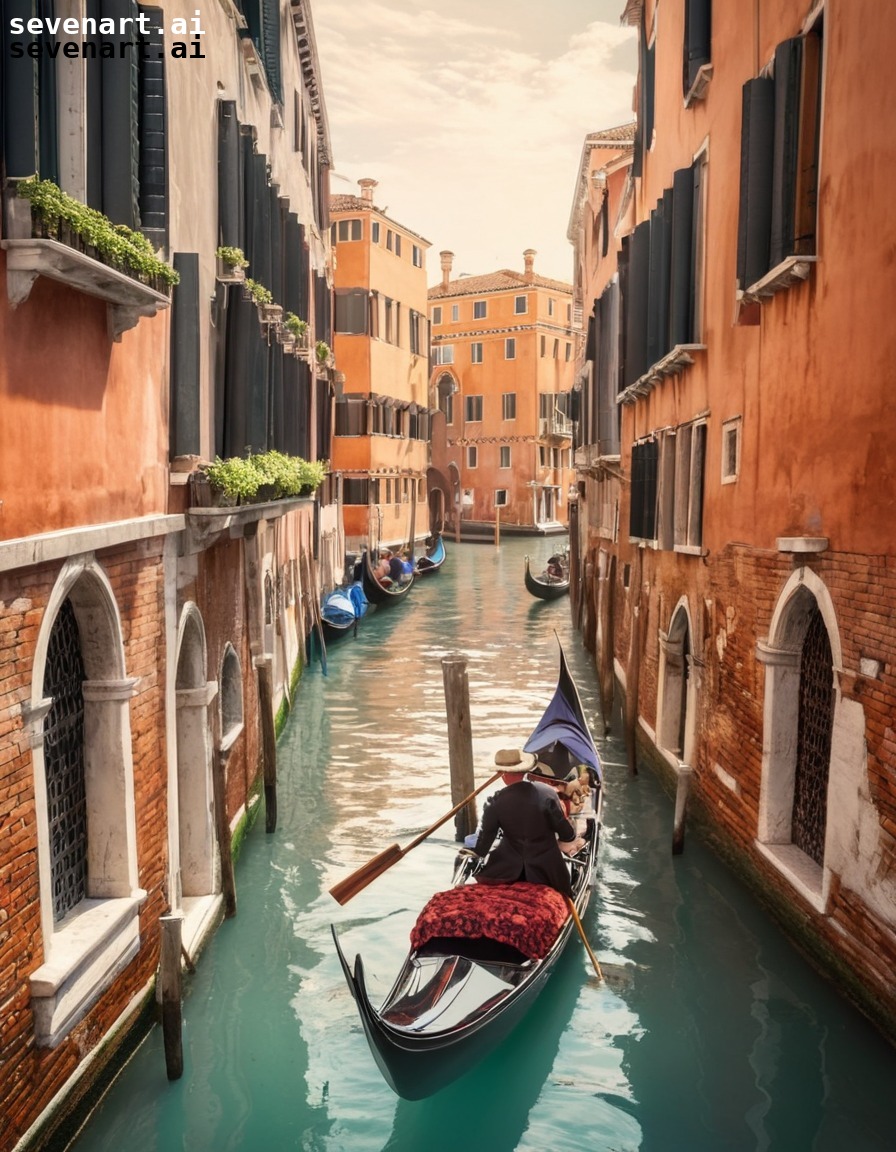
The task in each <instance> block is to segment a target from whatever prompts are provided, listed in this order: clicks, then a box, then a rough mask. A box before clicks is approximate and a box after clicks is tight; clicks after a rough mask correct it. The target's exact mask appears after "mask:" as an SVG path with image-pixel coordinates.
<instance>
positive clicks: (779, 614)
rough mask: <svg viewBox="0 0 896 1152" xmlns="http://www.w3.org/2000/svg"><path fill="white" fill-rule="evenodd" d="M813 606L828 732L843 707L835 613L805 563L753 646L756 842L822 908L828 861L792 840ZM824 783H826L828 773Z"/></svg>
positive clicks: (786, 587) (826, 882) (822, 584)
mask: <svg viewBox="0 0 896 1152" xmlns="http://www.w3.org/2000/svg"><path fill="white" fill-rule="evenodd" d="M816 611H817V613H819V614H820V616H821V619H822V620H823V622H824V627H825V629H826V631H827V639H828V642H829V644H830V652H831V665H832V666H831V678H832V693H833V718H832V733H833V732H834V731H835V730H836V728H837V726H838V722H839V713H840V711H841V706H842V701H841V696H840V688H839V676H838V673H839V672H841V671H842V645H841V641H840V631H839V628H838V625H837V617H836V612H835V611H834V606H833V601H832V599H831V595H830V593H829V591H828V589H827V587H826V585H825V584H824V582H823V581H822V580H821V579H820V578H819V577H818V576H817V575H816V574H815V573H814V572H812V571H811V570H810V569H807V568H800V569H798V570H797V571H795V572H794V573H793V574H792V575H791V577H790V579H789V580H788V581H787V583H786V585H785V586H784V589H783V590H782V592H781V594H780V596H779V597H778V601H777V604H776V605H775V610H774V613H773V614H772V620H771V626H770V628H769V636H768V640H766V641H760V642H759V644H758V645H757V658H758V659H759V660H760V662H761V663H762V664H764V665H765V699H764V717H763V720H764V723H763V743H762V781H761V787H760V797H759V823H758V835H757V844H758V846H759V847H760V849H761V850H762V851H763V852H764V853H765V854H766V855H767V856H768V857H769V858H771V859H772V860H774V862H775V863H776V864H777V866H778V867H779V868H780V870H781V871H782V872H785V873H786V874H787V875H788V876H789V878H790V879H791V881H792V882H793V884H794V885H795V886H796V887H797V888H799V889H800V890H801V891H802V892H803V894H804V896H805V897H806V899H808V900H809V901H810V902H811V903H812V904H813V905H814V906H815V907H817V908H818V909H819V910H820V911H823V910H824V906H825V903H826V900H827V892H828V888H829V883H830V869H829V867H828V866H827V860H826V859H825V860H824V862H822V863H821V864H819V863H817V862H816V861H815V860H813V859H811V857H809V856H807V855H806V853H805V852H803V851H802V850H801V849H800V848H799V847H797V845H796V844H794V842H793V814H794V795H795V787H796V772H797V749H798V733H799V729H800V675H801V674H800V666H801V656H802V651H803V643H804V641H805V639H806V634H807V631H808V629H809V625H810V621H811V620H812V618H813V615H814V614H815V613H816ZM827 786H828V788H829V787H830V781H829V780H828V785H827ZM826 855H827V854H826V853H825V856H826Z"/></svg>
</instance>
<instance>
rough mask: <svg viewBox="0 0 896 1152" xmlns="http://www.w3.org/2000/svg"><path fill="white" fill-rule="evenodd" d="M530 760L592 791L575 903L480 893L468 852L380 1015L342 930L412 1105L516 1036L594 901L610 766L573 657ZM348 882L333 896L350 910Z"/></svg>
mask: <svg viewBox="0 0 896 1152" xmlns="http://www.w3.org/2000/svg"><path fill="white" fill-rule="evenodd" d="M523 753H524V754H525V753H530V754H532V755H533V756H534V758H535V763H536V771H537V773H538V774H539V775H540V776H541V778H542V779H545V778H548V779H550V780H552V781H553V782H554V783H555V784H556V785H557V786H558V788H560V789H561V790H562V787H563V786H564V785H566V784H567V783H568V784H569V786H570V789H571V786H572V782H573V781H581V782H582V784H581V787H580V792H581V801H582V807H581V810H580V811H579V812H577V813H576V814H575V816H574V822H575V824H576V826H577V829H578V830H579V831H580V832H581V833H582V835H583V837H584V844H583V845H582V846H581V847H580V848H579V849H578V850H577V851H576V852H575V853H574V854H572V855H570V856H567V857H565V867H566V868H567V869H568V871H569V879H570V883H571V889H572V896H571V897H570V898H567V897H565V896H564V895H562V894H561V893H560V892H558V891H557V890H556V889H554V888H552V887H548V886H547V885H546V884H531V883H527V882H525V881H517V882H516V883H512V884H504V883H501V884H494V883H491V884H477V883H476V882H475V876H476V872H477V871H478V870H479V869H481V867H482V862H481V861H480V860H479V859H478V857H475V856H473V855H470V854H463V853H461V854H460V855H459V857H458V861H457V865H456V870H455V876H454V880H453V886H452V887H451V888H450V889H448V890H447V891H445V892H439V893H436V894H435V896H433V898H432V899H431V900H430V901H429V902H428V903H427V905H426V907H425V908H424V909H423V911H422V912H421V913H420V915H419V917H418V918H417V921H416V924H415V925H414V929H413V931H412V933H411V947H410V951H409V953H408V955H407V957H406V959H405V961H404V963H403V964H402V966H401V969H400V971H399V973H398V976H397V978H396V980H395V982H394V984H393V986H392V989H391V991H390V992H389V993H388V995H387V996H386V998H385V1000H384V1001H383V1003H382V1004H381V1005H380V1006H379V1007H375V1006H374V1005H373V1004H372V1003H371V1000H370V997H369V994H368V991H367V984H366V977H365V970H364V964H363V961H362V959H361V957H360V956H357V957H356V959H355V964H354V969H352V968H351V967H350V965H349V963H348V961H347V959H346V957H345V955H344V953H343V951H342V948H341V947H340V944H339V939H338V936H337V933H336V929H335V927H334V928H333V939H334V941H335V943H336V948H337V951H338V954H339V959H340V962H341V964H342V968H343V972H344V974H345V979H346V981H347V983H348V986H349V989H350V990H351V993H352V996H353V997H354V999H355V1001H356V1004H357V1007H358V1011H359V1014H360V1016H361V1022H362V1024H363V1026H364V1031H365V1033H366V1036H367V1040H368V1043H369V1045H370V1049H371V1052H372V1053H373V1056H374V1059H375V1060H376V1062H377V1064H378V1066H379V1068H380V1071H381V1072H382V1074H383V1076H384V1077H385V1079H386V1081H387V1082H388V1084H389V1085H390V1086H391V1088H392V1089H393V1090H394V1091H395V1092H396V1093H397V1094H398V1095H399V1096H401V1097H403V1098H405V1099H408V1100H417V1099H422V1098H423V1097H426V1096H429V1095H432V1094H433V1093H434V1092H437V1091H439V1090H440V1089H442V1088H443V1087H445V1086H446V1085H447V1084H449V1083H450V1082H452V1081H453V1080H456V1079H457V1078H458V1077H460V1076H461V1075H463V1074H464V1073H466V1072H467V1071H469V1070H470V1069H471V1068H472V1067H473V1066H474V1064H476V1063H478V1062H479V1061H480V1060H481V1059H482V1058H483V1057H484V1056H485V1055H487V1053H488V1052H490V1051H492V1050H493V1049H494V1048H495V1047H496V1046H497V1045H498V1044H499V1043H500V1042H501V1041H502V1040H503V1039H504V1038H505V1037H506V1036H507V1035H508V1034H509V1033H510V1032H511V1031H512V1030H513V1029H514V1028H515V1027H516V1025H517V1024H518V1023H519V1022H520V1021H521V1020H522V1019H523V1017H524V1016H525V1015H526V1013H527V1012H528V1011H529V1009H530V1008H531V1007H532V1004H533V1003H534V1001H535V999H536V997H537V996H538V995H539V993H540V992H541V990H542V989H543V987H544V986H545V984H546V982H547V980H548V978H549V977H550V975H551V973H552V972H553V970H554V967H555V965H556V963H557V961H558V959H559V958H560V956H561V954H562V952H563V950H564V948H565V947H566V944H567V942H568V940H569V937H570V936H571V935H572V934H573V933H574V932H575V931H576V927H577V924H576V921H577V919H578V920H579V925H578V926H580V918H581V914H582V913H583V912H584V910H585V907H586V906H587V904H588V899H589V896H590V892H591V885H592V881H593V875H594V868H595V863H596V857H597V849H598V842H599V838H600V827H601V824H600V819H601V805H602V791H601V776H600V760H599V758H598V754H597V750H596V749H595V746H594V741H593V739H592V737H591V733H590V731H589V728H588V723H587V721H586V719H585V715H584V712H583V710H582V704H581V701H580V699H579V694H578V690H577V688H576V685H575V682H574V681H573V679H572V676H571V675H570V672H569V669H568V667H567V664H566V660H565V657H564V655H563V653H562V651H561V653H560V675H559V679H558V683H557V687H556V690H555V692H554V695H553V697H552V699H551V702H550V704H549V705H548V707H547V710H546V711H545V713H544V716H543V717H542V719H541V721H540V722H539V724H538V725H537V727H536V728H535V730H534V731H533V733H532V735H531V736H530V738H529V740H528V741H527V742H526V745H525V747H524V750H523ZM449 815H450V814H449ZM435 827H438V825H436V826H435ZM429 831H430V832H431V831H432V829H430V830H429ZM425 835H428V833H424V836H425ZM420 839H421V838H418V840H416V841H414V843H413V844H412V845H410V847H413V846H414V844H416V843H419V841H420ZM577 843H578V841H577ZM408 850H409V849H405V850H404V851H408ZM385 855H388V853H386V854H385ZM371 864H373V862H371ZM377 874H378V873H377ZM350 879H351V878H349V880H350ZM364 882H365V883H366V882H368V881H364ZM346 883H348V882H342V884H341V885H336V886H335V888H334V889H332V890H331V891H332V892H333V895H334V896H336V898H337V899H340V902H344V900H341V896H340V893H339V889H340V888H341V887H342V886H343V885H344V884H346ZM352 894H354V891H352ZM348 898H350V897H349V896H346V897H345V899H348Z"/></svg>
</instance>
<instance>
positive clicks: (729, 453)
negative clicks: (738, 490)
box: [722, 416, 741, 484]
mask: <svg viewBox="0 0 896 1152" xmlns="http://www.w3.org/2000/svg"><path fill="white" fill-rule="evenodd" d="M740 427H741V418H740V416H735V417H733V418H732V419H731V420H726V421H725V422H724V423H723V424H722V483H723V484H733V483H734V481H735V480H736V479H737V478H738V476H739V475H740Z"/></svg>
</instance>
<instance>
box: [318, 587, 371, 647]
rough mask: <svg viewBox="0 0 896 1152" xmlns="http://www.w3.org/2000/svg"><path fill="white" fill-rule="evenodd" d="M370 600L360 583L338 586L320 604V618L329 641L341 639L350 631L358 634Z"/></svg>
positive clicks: (325, 636)
mask: <svg viewBox="0 0 896 1152" xmlns="http://www.w3.org/2000/svg"><path fill="white" fill-rule="evenodd" d="M367 608H368V600H367V597H366V596H365V595H364V590H363V588H362V587H361V585H360V584H352V585H351V587H350V588H348V589H345V588H337V589H335V591H333V592H331V593H330V594H329V595H328V596H325V597H324V598H323V600H322V601H321V605H320V620H321V625H322V627H323V631H324V638H325V639H326V641H327V643H330V642H332V641H334V640H341V639H342V637H343V636H347V635H348V634H349V633H350V632H351V633H353V634H355V635H357V632H358V624H359V622H360V621H361V619H362V617H363V616H364V614H365V613H366V612H367Z"/></svg>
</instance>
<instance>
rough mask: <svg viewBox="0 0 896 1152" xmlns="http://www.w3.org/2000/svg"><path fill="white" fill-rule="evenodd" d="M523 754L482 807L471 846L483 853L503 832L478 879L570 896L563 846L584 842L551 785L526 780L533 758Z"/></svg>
mask: <svg viewBox="0 0 896 1152" xmlns="http://www.w3.org/2000/svg"><path fill="white" fill-rule="evenodd" d="M522 757H523V759H521V761H520V764H519V766H518V767H516V766H515V767H514V768H513V769H512V770H505V771H504V772H502V774H501V775H502V779H503V781H504V784H505V787H504V788H502V789H501V790H500V791H499V792H496V793H495V795H494V796H492V797H490V798H489V800H488V801H487V802H486V804H485V807H484V808H483V810H482V825H481V828H480V832H479V835H478V837H477V839H476V844H475V845H474V847H473V851H474V852H475V853H476V855H477V856H485V855H486V854H487V853H488V851H489V849H490V848H491V846H492V844H493V843H494V841H495V837H496V836H497V835H498V831H499V830H500V831H501V834H502V835H501V840H500V842H499V844H498V846H497V848H495V850H494V852H492V854H491V856H490V857H489V859H488V860H487V861H486V863H485V865H484V866H483V867H482V868H481V869H480V870H479V872H478V873H477V876H476V879H477V880H479V881H481V882H483V883H486V884H489V883H491V884H512V883H515V882H516V881H517V880H527V881H529V883H531V884H547V885H549V886H550V887H551V888H556V889H557V891H558V892H562V893H563V895H564V896H571V895H572V887H571V885H570V881H569V872H568V870H567V867H566V864H565V862H564V859H563V854H564V850H565V851H566V852H567V853H568V854H569V853H574V852H575V851H577V850H578V848H580V847H581V846H582V844H584V841H583V840H582V839H581V838H580V837H579V836H578V835H577V833H576V830H575V827H574V826H573V825H572V824H571V823H570V822H569V820H568V819H567V818H566V816H565V815H564V814H563V809H562V807H561V806H560V801H559V799H558V798H557V794H556V792H555V791H554V789H553V788H551V787H550V785H548V784H544V783H542V782H541V781H536V780H528V779H526V773H527V772H528V771H530V770H531V769H532V768H534V766H535V757H534V756H531V755H530V754H528V753H522ZM561 843H562V844H563V845H564V848H563V849H561V846H560V845H561Z"/></svg>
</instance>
